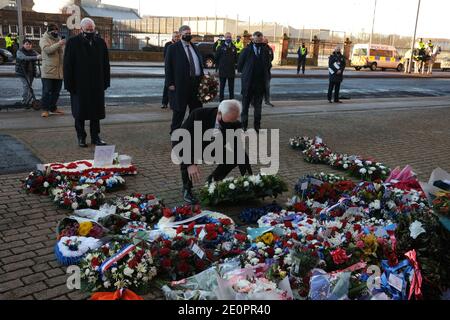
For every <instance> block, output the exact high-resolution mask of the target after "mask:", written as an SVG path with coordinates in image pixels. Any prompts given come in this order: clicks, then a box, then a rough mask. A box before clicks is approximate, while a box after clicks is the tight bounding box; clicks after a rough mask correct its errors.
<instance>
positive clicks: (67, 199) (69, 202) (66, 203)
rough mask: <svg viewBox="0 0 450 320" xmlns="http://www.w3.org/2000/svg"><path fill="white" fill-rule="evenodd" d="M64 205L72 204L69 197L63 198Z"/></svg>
mask: <svg viewBox="0 0 450 320" xmlns="http://www.w3.org/2000/svg"><path fill="white" fill-rule="evenodd" d="M64 205H65V206H70V205H72V201H70V200H69V198H64Z"/></svg>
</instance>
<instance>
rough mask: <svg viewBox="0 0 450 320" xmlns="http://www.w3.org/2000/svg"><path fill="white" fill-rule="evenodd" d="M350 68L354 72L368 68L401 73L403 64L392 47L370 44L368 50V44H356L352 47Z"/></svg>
mask: <svg viewBox="0 0 450 320" xmlns="http://www.w3.org/2000/svg"><path fill="white" fill-rule="evenodd" d="M351 66H352V67H354V68H355V69H356V70H358V71H359V70H361V69H362V68H370V70H372V71H376V70H377V69H378V68H381V70H383V71H384V70H385V69H396V70H397V71H399V72H400V71H403V62H402V59H401V57H400V55H399V54H398V52H397V49H396V48H395V47H393V46H386V45H380V44H372V45H371V46H370V49H369V45H368V44H356V45H355V46H354V47H353V52H352V57H351Z"/></svg>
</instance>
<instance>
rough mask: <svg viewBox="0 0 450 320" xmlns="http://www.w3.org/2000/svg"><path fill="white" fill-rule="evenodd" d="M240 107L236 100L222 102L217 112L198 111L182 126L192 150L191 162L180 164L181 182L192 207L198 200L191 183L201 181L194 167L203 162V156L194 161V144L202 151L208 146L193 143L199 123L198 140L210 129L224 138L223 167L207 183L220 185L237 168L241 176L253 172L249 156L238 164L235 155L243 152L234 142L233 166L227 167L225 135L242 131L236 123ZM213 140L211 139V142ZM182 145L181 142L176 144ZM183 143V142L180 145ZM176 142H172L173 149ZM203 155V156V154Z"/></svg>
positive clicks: (185, 197)
mask: <svg viewBox="0 0 450 320" xmlns="http://www.w3.org/2000/svg"><path fill="white" fill-rule="evenodd" d="M241 110H242V106H241V103H240V102H239V101H237V100H224V101H222V102H221V103H220V105H219V107H218V108H217V107H216V108H201V109H197V110H195V111H193V112H192V113H191V114H190V115H189V117H188V118H187V119H186V121H185V122H184V123H183V125H182V126H181V129H184V130H187V131H188V132H189V137H190V141H188V142H189V145H190V146H191V154H190V160H189V161H186V162H183V163H182V164H181V166H180V167H181V178H182V181H183V198H184V200H185V201H186V202H187V203H190V204H195V203H197V202H198V200H197V198H196V197H195V195H194V194H193V192H192V188H193V183H199V182H200V179H201V173H200V168H199V166H198V165H197V164H196V163H199V162H204V161H205V159H203V156H201V159H197V158H196V157H195V152H194V148H195V144H196V143H201V144H202V150H203V151H204V150H205V148H206V147H207V146H208V145H209V144H210V143H211V142H205V141H203V140H200V141H195V138H196V137H197V136H196V135H195V132H194V131H195V130H194V126H195V123H196V122H200V123H201V125H202V127H201V128H202V134H201V136H199V138H200V139H202V138H203V136H204V134H205V132H206V131H207V130H210V129H217V130H219V131H220V133H221V134H222V137H223V148H224V149H223V150H224V151H223V155H224V159H223V163H222V164H219V165H218V166H217V168H216V169H215V170H214V172H213V173H212V174H211V175H210V176H209V177H208V179H207V180H208V182H212V181H221V180H223V179H225V177H226V176H227V175H228V174H229V173H230V172H231V171H232V170H233V169H234V168H236V167H237V166H238V167H239V170H240V173H241V174H242V175H245V174H247V173H248V174H250V175H252V174H253V173H252V168H251V166H250V161H249V158H248V155H247V154H246V153H245V163H244V164H238V152H245V150H244V149H241V150H239V149H238V144H237V138H235V140H234V145H233V147H232V148H233V151H234V161H233V163H226V160H227V159H226V156H225V155H226V144H227V141H226V136H227V135H226V132H227V130H238V129H241V128H242V125H241V123H240V122H239V116H240V114H241ZM213 139H214V138H213ZM178 142H181V141H178ZM184 143H186V142H184V141H183V144H184ZM176 145H177V142H175V141H174V146H176ZM202 153H203V152H202Z"/></svg>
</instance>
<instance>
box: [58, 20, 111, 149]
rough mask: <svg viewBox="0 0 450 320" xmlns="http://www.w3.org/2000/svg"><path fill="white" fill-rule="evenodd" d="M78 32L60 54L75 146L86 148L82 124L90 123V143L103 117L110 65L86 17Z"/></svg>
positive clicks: (98, 143)
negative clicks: (62, 56)
mask: <svg viewBox="0 0 450 320" xmlns="http://www.w3.org/2000/svg"><path fill="white" fill-rule="evenodd" d="M80 25H81V33H80V34H79V35H77V36H75V37H72V38H70V39H69V40H68V41H67V44H66V51H65V53H64V87H65V89H66V90H67V91H69V92H70V102H71V106H72V115H73V117H74V118H75V129H76V131H77V136H78V145H79V146H80V147H82V148H86V147H87V144H86V136H87V135H86V131H85V129H84V125H85V121H86V120H90V133H91V143H92V144H93V145H96V146H102V145H106V142H104V141H102V139H100V135H99V134H100V120H102V119H104V118H105V90H106V89H108V88H109V86H110V65H109V55H108V48H107V46H106V43H105V41H104V40H103V39H102V38H100V37H99V36H98V35H97V34H96V32H95V23H94V21H93V20H92V19H90V18H84V19H83V20H81V23H80Z"/></svg>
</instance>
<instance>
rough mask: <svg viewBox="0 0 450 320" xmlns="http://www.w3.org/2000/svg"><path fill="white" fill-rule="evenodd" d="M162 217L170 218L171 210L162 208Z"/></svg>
mask: <svg viewBox="0 0 450 320" xmlns="http://www.w3.org/2000/svg"><path fill="white" fill-rule="evenodd" d="M162 213H163V216H164V217H166V218H170V217H172V210H170V209H169V208H164V209H163V210H162Z"/></svg>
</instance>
